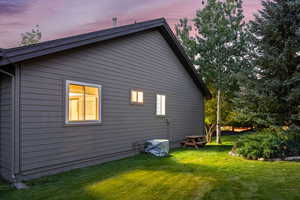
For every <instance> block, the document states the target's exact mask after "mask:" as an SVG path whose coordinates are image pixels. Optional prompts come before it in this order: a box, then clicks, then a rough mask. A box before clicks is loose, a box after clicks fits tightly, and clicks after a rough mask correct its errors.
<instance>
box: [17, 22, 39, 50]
mask: <svg viewBox="0 0 300 200" xmlns="http://www.w3.org/2000/svg"><path fill="white" fill-rule="evenodd" d="M21 38H22V40H21V42H20V46H27V45H31V44H36V43H39V42H40V41H41V39H42V33H41V31H40V27H39V25H36V26H35V28H33V29H32V30H31V32H25V33H21Z"/></svg>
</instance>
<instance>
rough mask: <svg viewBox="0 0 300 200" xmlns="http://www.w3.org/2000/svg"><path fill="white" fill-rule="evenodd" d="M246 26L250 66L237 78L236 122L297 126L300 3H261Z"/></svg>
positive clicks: (299, 114) (280, 0) (291, 0)
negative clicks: (248, 36) (239, 87)
mask: <svg viewBox="0 0 300 200" xmlns="http://www.w3.org/2000/svg"><path fill="white" fill-rule="evenodd" d="M262 4H263V10H261V11H260V13H259V15H257V16H256V17H255V21H252V22H251V23H250V31H251V35H250V36H251V37H250V42H251V45H250V46H251V47H252V48H250V50H251V51H250V52H249V58H251V59H250V61H251V65H250V66H249V68H245V69H244V71H243V72H242V73H240V74H239V78H240V81H239V82H240V86H241V90H240V93H239V97H238V98H237V99H236V100H237V101H236V108H237V109H236V111H237V113H239V116H238V117H239V118H241V119H247V120H248V121H249V122H252V123H254V124H255V125H256V126H261V127H281V126H284V125H286V126H291V125H295V126H300V37H299V30H300V1H299V0H274V1H263V3H262Z"/></svg>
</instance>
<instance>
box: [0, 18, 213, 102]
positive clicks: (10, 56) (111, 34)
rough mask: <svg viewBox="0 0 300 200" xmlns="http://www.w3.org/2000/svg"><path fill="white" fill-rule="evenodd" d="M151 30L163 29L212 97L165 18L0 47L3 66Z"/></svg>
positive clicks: (201, 86)
mask: <svg viewBox="0 0 300 200" xmlns="http://www.w3.org/2000/svg"><path fill="white" fill-rule="evenodd" d="M148 30H159V31H160V33H161V34H162V35H163V37H164V38H165V39H166V41H167V42H168V43H169V45H170V46H171V48H172V49H173V51H174V52H175V54H176V55H177V57H178V58H179V60H180V61H181V63H182V64H183V66H184V67H185V69H186V70H187V71H188V73H189V74H190V76H191V77H192V79H193V80H194V82H195V83H196V85H197V87H198V88H199V89H200V90H201V91H202V92H203V94H204V96H205V97H206V98H208V99H210V98H211V93H210V92H209V90H208V88H207V87H206V85H205V84H204V82H203V81H202V78H201V77H200V76H199V73H198V72H197V71H196V69H195V68H194V66H193V64H192V63H191V61H190V59H189V58H188V56H187V55H186V53H185V51H184V49H183V47H182V46H181V44H180V43H179V41H178V40H177V39H176V37H175V35H174V33H173V32H172V30H171V29H170V27H169V25H168V24H167V22H166V20H165V19H164V18H160V19H155V20H150V21H145V22H140V23H135V24H130V25H125V26H119V27H114V28H110V29H105V30H101V31H96V32H91V33H86V34H81V35H76V36H72V37H67V38H62V39H57V40H52V41H47V42H41V43H38V44H33V45H29V46H23V47H17V48H11V49H0V67H1V66H4V65H9V64H13V63H17V62H21V61H24V60H28V59H31V58H36V57H40V56H44V55H48V54H52V53H56V52H60V51H64V50H68V49H72V48H75V47H80V46H84V45H88V44H92V43H96V42H102V41H107V40H111V39H114V38H118V37H122V36H126V35H130V34H134V33H138V32H143V31H148Z"/></svg>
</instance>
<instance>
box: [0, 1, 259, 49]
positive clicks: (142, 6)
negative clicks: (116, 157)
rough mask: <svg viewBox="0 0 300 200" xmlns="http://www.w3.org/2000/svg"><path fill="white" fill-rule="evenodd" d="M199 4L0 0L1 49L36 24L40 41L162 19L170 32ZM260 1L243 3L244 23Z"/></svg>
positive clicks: (198, 2)
mask: <svg viewBox="0 0 300 200" xmlns="http://www.w3.org/2000/svg"><path fill="white" fill-rule="evenodd" d="M200 7H201V0H119V1H117V0H0V48H10V47H16V46H18V45H19V42H20V39H21V36H20V34H21V33H23V32H26V31H30V30H31V29H32V28H33V27H34V26H35V25H37V24H39V25H40V29H41V32H42V41H47V40H53V39H57V38H62V37H67V36H71V35H76V34H80V33H86V32H91V31H96V30H101V29H104V28H109V27H111V26H112V17H114V16H116V17H117V18H118V25H125V24H130V23H134V21H137V22H139V21H145V20H149V19H154V18H160V17H165V18H166V19H167V21H168V23H169V25H170V26H171V27H172V28H173V27H174V24H175V23H177V22H178V20H179V18H183V17H187V18H189V19H192V18H193V17H194V16H195V12H196V10H197V9H199V8H200ZM260 8H261V0H244V11H245V12H244V14H245V16H246V20H249V19H252V18H253V14H254V13H257V11H258V10H259V9H260Z"/></svg>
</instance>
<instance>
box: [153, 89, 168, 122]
mask: <svg viewBox="0 0 300 200" xmlns="http://www.w3.org/2000/svg"><path fill="white" fill-rule="evenodd" d="M158 95H159V96H164V97H165V114H158V113H157V100H158V99H157V97H158ZM160 103H161V102H160ZM161 108H162V107H161ZM155 113H156V116H161V117H164V116H166V114H167V95H165V94H156V106H155Z"/></svg>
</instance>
